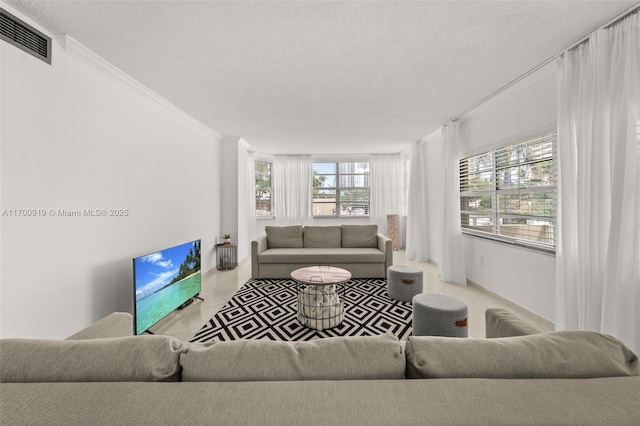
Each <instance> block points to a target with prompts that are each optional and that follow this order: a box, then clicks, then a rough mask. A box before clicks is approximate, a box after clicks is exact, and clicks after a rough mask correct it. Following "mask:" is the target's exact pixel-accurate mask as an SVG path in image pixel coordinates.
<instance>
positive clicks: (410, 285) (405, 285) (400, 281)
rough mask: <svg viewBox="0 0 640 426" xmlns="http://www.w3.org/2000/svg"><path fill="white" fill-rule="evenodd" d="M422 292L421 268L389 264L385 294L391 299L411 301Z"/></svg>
mask: <svg viewBox="0 0 640 426" xmlns="http://www.w3.org/2000/svg"><path fill="white" fill-rule="evenodd" d="M419 293H422V269H419V268H416V267H414V266H408V265H391V266H389V269H387V294H389V297H390V298H392V299H396V300H400V301H402V302H411V299H413V296H415V295H416V294H419Z"/></svg>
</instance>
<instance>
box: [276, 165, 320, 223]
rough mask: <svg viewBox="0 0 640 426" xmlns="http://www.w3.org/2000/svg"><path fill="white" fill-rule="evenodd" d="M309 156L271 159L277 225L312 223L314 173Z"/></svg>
mask: <svg viewBox="0 0 640 426" xmlns="http://www.w3.org/2000/svg"><path fill="white" fill-rule="evenodd" d="M311 161H312V160H311V156H309V155H278V156H275V157H274V159H273V171H272V174H273V188H274V194H273V197H274V200H273V202H274V206H275V215H276V223H277V224H278V225H307V224H309V223H310V221H311V191H312V189H311V186H312V182H313V172H312V166H311Z"/></svg>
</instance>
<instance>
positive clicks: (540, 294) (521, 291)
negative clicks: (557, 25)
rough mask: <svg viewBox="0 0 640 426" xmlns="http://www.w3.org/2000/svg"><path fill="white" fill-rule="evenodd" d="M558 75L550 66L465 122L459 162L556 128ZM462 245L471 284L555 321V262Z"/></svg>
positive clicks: (513, 250) (512, 250) (489, 245)
mask: <svg viewBox="0 0 640 426" xmlns="http://www.w3.org/2000/svg"><path fill="white" fill-rule="evenodd" d="M555 69H556V68H555V63H551V64H549V65H548V66H546V67H544V68H542V69H540V70H539V71H538V72H536V73H534V74H533V75H531V76H530V77H528V78H527V79H525V80H523V81H522V82H521V83H519V84H517V85H516V86H514V87H513V88H511V89H509V90H507V91H506V92H505V93H504V94H502V95H499V96H498V97H497V98H496V99H494V100H491V101H489V102H487V103H486V104H485V105H483V106H481V107H480V108H478V109H477V110H476V111H474V112H472V113H471V114H469V115H468V116H466V117H463V118H462V119H461V120H460V133H459V147H460V156H461V157H464V156H466V155H468V154H472V153H477V152H479V151H482V150H488V149H490V148H491V147H493V146H496V145H500V144H504V143H505V142H508V141H511V140H513V139H514V138H521V137H523V136H526V135H529V134H531V133H534V132H537V131H540V130H542V129H545V128H549V127H553V126H555V125H556V120H557V118H556V111H557V108H556V99H557V96H556V72H555ZM463 245H464V254H465V264H466V273H467V278H468V279H470V280H472V281H474V282H476V283H478V284H480V285H482V286H483V287H485V288H487V289H489V290H491V291H493V292H494V293H497V294H499V295H501V296H502V297H505V298H507V299H509V300H511V301H513V302H515V303H517V304H519V305H521V306H523V307H525V308H527V309H528V310H530V311H532V312H534V313H536V314H538V315H540V316H541V317H543V318H546V319H547V320H550V321H554V319H555V256H552V255H549V254H543V253H540V252H536V251H532V250H527V249H523V248H518V247H514V246H511V245H508V244H504V243H498V242H494V241H490V240H486V239H481V238H477V237H472V236H466V235H465V236H464V237H463ZM481 256H482V257H484V265H483V264H481V262H480V257H481Z"/></svg>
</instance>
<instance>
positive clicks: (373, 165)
mask: <svg viewBox="0 0 640 426" xmlns="http://www.w3.org/2000/svg"><path fill="white" fill-rule="evenodd" d="M400 169H401V163H400V155H398V154H395V155H372V156H371V158H370V160H369V175H370V179H371V180H370V183H369V188H370V190H371V194H370V203H371V206H370V210H369V219H370V221H371V223H375V224H376V225H378V230H379V232H380V233H382V234H384V235H387V236H389V232H388V230H387V215H388V214H398V215H399V214H401V213H402V212H401V211H400V210H401V208H402V184H401V171H400Z"/></svg>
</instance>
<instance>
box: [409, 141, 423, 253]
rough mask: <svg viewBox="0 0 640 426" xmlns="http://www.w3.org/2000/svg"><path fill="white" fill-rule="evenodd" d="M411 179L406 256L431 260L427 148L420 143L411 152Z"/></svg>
mask: <svg viewBox="0 0 640 426" xmlns="http://www.w3.org/2000/svg"><path fill="white" fill-rule="evenodd" d="M410 171H411V177H410V178H409V202H408V206H407V210H408V212H407V239H406V247H405V256H406V257H407V259H409V260H416V261H419V262H426V261H428V260H429V238H428V237H429V235H428V222H427V212H428V211H429V209H428V205H427V146H426V144H425V143H424V142H418V143H417V144H416V145H415V146H414V147H413V149H412V152H411V168H410Z"/></svg>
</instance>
